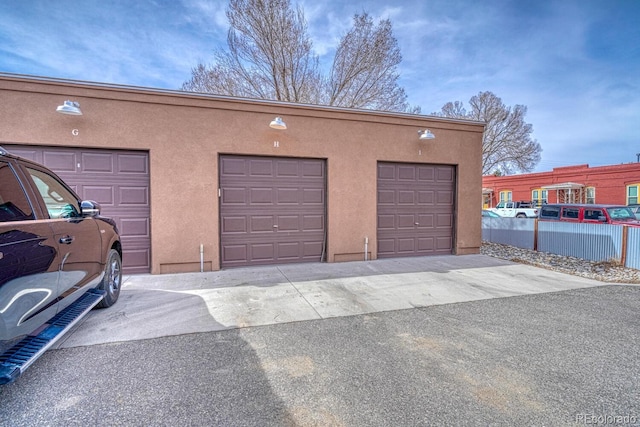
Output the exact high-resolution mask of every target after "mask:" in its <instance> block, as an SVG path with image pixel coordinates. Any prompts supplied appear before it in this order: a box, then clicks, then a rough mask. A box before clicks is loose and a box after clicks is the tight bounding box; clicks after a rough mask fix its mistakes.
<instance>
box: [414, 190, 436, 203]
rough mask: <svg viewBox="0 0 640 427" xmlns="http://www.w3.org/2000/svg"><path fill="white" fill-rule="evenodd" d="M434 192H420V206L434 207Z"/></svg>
mask: <svg viewBox="0 0 640 427" xmlns="http://www.w3.org/2000/svg"><path fill="white" fill-rule="evenodd" d="M435 198H436V197H435V192H434V191H418V204H419V205H432V204H433V202H434V200H435Z"/></svg>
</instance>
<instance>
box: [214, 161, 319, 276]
mask: <svg viewBox="0 0 640 427" xmlns="http://www.w3.org/2000/svg"><path fill="white" fill-rule="evenodd" d="M220 163H221V167H220V187H221V190H222V198H221V201H220V218H221V223H222V224H223V226H222V230H221V236H220V239H221V245H222V250H221V253H223V257H222V261H221V264H222V267H231V266H240V265H261V264H277V263H283V262H306V261H320V260H321V257H322V250H323V245H322V241H323V239H324V228H325V215H324V210H325V193H324V191H325V190H324V188H325V182H324V176H325V173H324V161H322V160H315V159H283V158H270V157H251V156H233V155H224V156H221V157H220ZM229 165H231V166H229ZM227 172H230V173H227ZM247 200H249V201H250V203H247V202H246V201H247ZM239 216H246V217H248V218H250V225H251V226H250V229H249V230H247V232H246V233H235V234H234V233H230V232H227V231H226V228H225V225H224V224H225V220H226V218H233V217H239ZM317 242H320V244H318V243H317ZM236 245H247V247H249V248H250V250H249V251H247V252H246V253H245V254H239V253H237V252H235V253H234V254H235V255H236V256H246V258H244V259H238V258H234V259H233V260H232V261H231V260H228V259H227V257H226V256H225V255H224V253H225V248H226V247H234V246H236Z"/></svg>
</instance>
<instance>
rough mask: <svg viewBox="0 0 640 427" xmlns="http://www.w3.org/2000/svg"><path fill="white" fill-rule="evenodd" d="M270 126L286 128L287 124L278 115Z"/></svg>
mask: <svg viewBox="0 0 640 427" xmlns="http://www.w3.org/2000/svg"><path fill="white" fill-rule="evenodd" d="M269 127H270V128H273V129H286V128H287V125H286V124H285V122H284V121H282V118H281V117H276V118H275V119H273V120H272V121H271V123H269Z"/></svg>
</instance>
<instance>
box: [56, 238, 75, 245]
mask: <svg viewBox="0 0 640 427" xmlns="http://www.w3.org/2000/svg"><path fill="white" fill-rule="evenodd" d="M74 240H75V237H73V236H64V237H61V238H60V243H62V244H63V245H70V244H71V242H73V241H74Z"/></svg>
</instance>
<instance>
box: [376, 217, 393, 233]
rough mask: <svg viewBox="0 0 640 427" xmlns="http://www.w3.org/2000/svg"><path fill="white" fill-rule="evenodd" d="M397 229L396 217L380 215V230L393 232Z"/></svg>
mask: <svg viewBox="0 0 640 427" xmlns="http://www.w3.org/2000/svg"><path fill="white" fill-rule="evenodd" d="M395 228H396V217H395V215H378V229H382V230H384V229H387V230H393V229H395Z"/></svg>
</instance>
